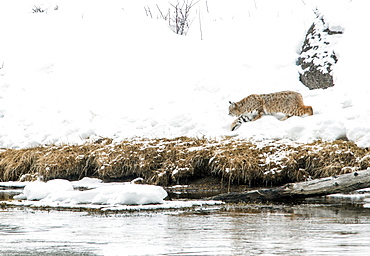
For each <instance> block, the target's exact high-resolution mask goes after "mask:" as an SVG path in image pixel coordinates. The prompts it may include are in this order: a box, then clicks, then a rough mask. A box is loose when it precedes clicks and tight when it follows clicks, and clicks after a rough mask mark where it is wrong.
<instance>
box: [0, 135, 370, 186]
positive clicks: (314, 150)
mask: <svg viewBox="0 0 370 256" xmlns="http://www.w3.org/2000/svg"><path fill="white" fill-rule="evenodd" d="M368 167H370V153H369V151H368V150H367V149H362V148H359V147H357V146H356V145H355V144H353V143H351V142H348V141H335V142H320V141H317V142H315V143H312V144H295V145H287V144H283V143H281V142H272V143H270V144H266V145H265V146H258V145H255V144H253V143H251V142H248V141H242V140H234V139H229V140H208V139H204V138H201V139H199V138H187V137H181V138H176V139H153V140H146V139H133V140H130V141H123V142H120V143H113V142H112V140H110V139H105V140H100V141H98V142H96V143H86V144H83V145H64V146H44V147H35V148H29V149H20V150H16V149H7V150H3V151H2V152H0V179H1V180H2V181H10V180H13V181H14V180H19V179H20V178H21V177H22V176H23V175H25V174H36V173H38V174H39V175H41V176H43V177H44V179H45V180H50V179H55V178H63V179H69V180H78V179H81V178H82V177H85V176H88V177H97V178H100V179H102V180H104V181H129V180H132V179H134V178H137V177H142V178H144V180H145V182H146V183H149V184H158V185H164V186H168V185H174V184H189V183H191V182H195V181H197V180H200V179H202V178H205V177H211V176H212V177H214V178H217V179H219V181H220V184H222V185H225V186H230V185H248V186H250V187H253V186H276V185H281V184H284V183H287V182H296V181H303V180H307V179H314V178H320V177H326V176H332V175H338V174H343V173H347V172H353V171H356V170H359V169H366V168H368Z"/></svg>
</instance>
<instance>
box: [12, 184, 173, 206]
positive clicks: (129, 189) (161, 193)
mask: <svg viewBox="0 0 370 256" xmlns="http://www.w3.org/2000/svg"><path fill="white" fill-rule="evenodd" d="M89 181H90V182H89ZM76 184H77V185H79V186H81V185H82V184H84V185H85V186H87V187H90V188H91V187H93V186H97V185H98V184H100V186H97V187H95V188H92V189H89V190H84V191H79V190H74V188H73V183H72V182H70V181H68V180H63V179H55V180H49V181H47V182H43V181H34V182H29V183H28V184H27V185H26V186H25V187H24V189H23V193H22V194H20V195H17V196H15V197H14V199H19V200H40V202H41V203H43V204H49V203H53V202H60V203H62V204H72V205H78V204H100V205H101V204H104V205H116V204H122V205H145V204H161V203H163V202H164V201H163V199H164V198H166V197H167V192H166V191H165V190H164V189H163V188H162V187H159V186H154V185H137V184H131V183H128V184H118V185H117V184H106V186H102V183H100V182H99V183H97V182H96V180H94V179H89V180H86V178H85V179H83V180H81V181H80V182H78V183H75V185H76Z"/></svg>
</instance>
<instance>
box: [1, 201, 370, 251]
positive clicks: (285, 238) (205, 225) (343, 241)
mask: <svg viewBox="0 0 370 256" xmlns="http://www.w3.org/2000/svg"><path fill="white" fill-rule="evenodd" d="M0 219H1V222H0V237H1V239H0V255H369V254H368V253H369V251H370V210H369V209H364V208H356V207H352V206H340V207H336V206H332V205H331V206H325V205H313V204H311V205H299V206H291V207H279V208H278V209H276V208H275V207H271V208H269V207H267V208H266V207H263V209H262V210H259V209H250V208H248V207H247V208H243V207H240V208H235V207H232V208H230V207H229V206H217V207H213V208H212V209H195V210H194V209H193V210H188V211H182V212H179V211H165V212H163V211H161V212H132V213H120V214H104V215H102V214H90V213H87V212H68V211H41V210H32V209H29V208H28V209H20V208H7V209H3V210H1V211H0Z"/></svg>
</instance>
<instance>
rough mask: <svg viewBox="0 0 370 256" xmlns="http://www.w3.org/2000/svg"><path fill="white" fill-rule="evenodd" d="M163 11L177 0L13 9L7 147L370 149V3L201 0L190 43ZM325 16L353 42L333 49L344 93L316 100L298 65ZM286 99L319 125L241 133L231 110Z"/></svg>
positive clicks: (2, 103)
mask: <svg viewBox="0 0 370 256" xmlns="http://www.w3.org/2000/svg"><path fill="white" fill-rule="evenodd" d="M156 4H158V7H159V9H161V10H167V9H168V8H169V7H170V6H169V3H168V1H165V0H157V1H154V2H153V1H109V2H106V1H94V2H91V1H78V2H76V1H58V0H55V1H40V0H38V1H31V2H30V1H17V2H16V3H15V2H13V1H2V2H1V3H0V22H1V24H4V26H3V27H2V40H1V41H0V67H1V69H0V147H6V148H9V147H16V148H17V147H21V148H22V147H30V146H35V145H39V144H52V143H83V142H84V141H85V140H86V139H87V138H90V139H95V138H98V137H99V136H102V137H110V138H114V139H115V140H118V141H119V140H120V139H123V138H130V137H134V136H141V137H177V136H206V137H213V138H218V137H220V136H224V135H238V138H247V139H250V138H253V139H256V140H262V139H290V140H293V141H298V142H310V141H312V140H315V139H323V140H334V139H337V138H343V137H347V138H348V139H350V140H352V141H354V142H355V143H357V145H359V146H361V147H367V146H370V106H369V104H367V99H368V98H369V96H370V89H369V88H368V86H367V83H368V81H369V78H370V72H368V70H367V60H368V59H369V54H370V53H369V52H368V51H367V50H366V49H367V45H368V43H369V40H368V37H367V34H366V33H365V31H367V30H368V25H369V24H370V17H369V15H367V13H366V12H367V10H368V8H367V7H368V5H370V3H368V1H349V0H340V1H338V0H327V1H322V0H317V1H314V0H305V1H295V0H291V1H273V0H271V1H259V0H250V1H233V2H230V1H221V0H217V1H216V0H215V1H205V0H201V1H199V3H198V4H196V5H195V6H194V7H193V8H192V10H191V20H192V23H191V25H190V28H189V31H188V33H187V35H186V36H180V35H176V34H174V33H173V32H172V31H171V30H170V29H169V28H168V22H167V21H164V20H163V19H161V18H160V13H159V10H158V8H157V6H156ZM35 7H40V9H43V10H44V12H42V13H39V12H37V13H33V9H35ZM316 8H317V9H318V10H319V11H320V12H321V13H322V14H323V15H324V17H325V19H326V22H327V24H328V25H329V26H330V27H332V28H335V29H337V28H340V29H341V30H343V31H344V33H343V35H342V36H341V37H340V38H339V39H338V41H337V42H335V43H334V44H333V47H334V51H335V53H336V55H337V56H338V59H339V61H338V63H337V64H336V65H335V66H334V67H333V68H334V70H333V75H334V80H335V81H334V82H335V84H336V85H335V87H333V88H330V89H327V90H314V91H309V90H308V89H307V88H306V87H304V85H302V84H301V83H300V82H299V81H298V66H296V61H297V58H298V54H299V52H300V49H301V46H302V42H303V40H304V37H305V33H306V31H307V30H308V28H309V27H310V26H311V24H312V22H313V21H314V18H315V15H314V12H313V10H314V9H316ZM145 9H146V10H148V9H150V10H151V16H152V17H150V15H148V13H147V12H145ZM281 90H294V91H298V92H300V93H301V94H302V95H303V96H304V101H305V104H306V105H311V106H313V109H314V116H312V117H307V118H299V117H293V118H290V119H288V120H287V121H284V122H280V121H278V120H277V119H275V118H273V117H264V118H262V119H260V120H258V121H256V122H252V123H246V124H243V125H242V127H241V128H240V129H238V130H237V131H236V132H234V133H232V132H230V131H229V125H230V124H231V122H232V121H233V118H232V117H229V116H228V115H227V113H228V111H227V108H228V101H229V100H231V101H238V100H240V99H242V98H244V97H246V96H248V95H249V94H252V93H271V92H276V91H281Z"/></svg>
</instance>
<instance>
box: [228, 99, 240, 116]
mask: <svg viewBox="0 0 370 256" xmlns="http://www.w3.org/2000/svg"><path fill="white" fill-rule="evenodd" d="M229 103H230V106H229V115H230V116H240V115H241V114H243V112H244V111H243V110H242V109H241V106H239V105H240V104H238V103H237V102H231V101H229Z"/></svg>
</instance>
